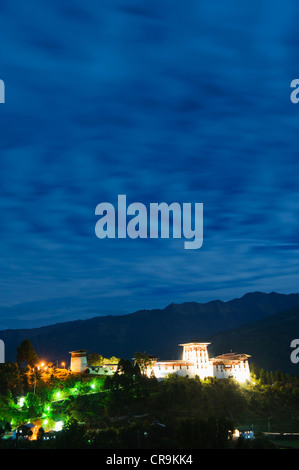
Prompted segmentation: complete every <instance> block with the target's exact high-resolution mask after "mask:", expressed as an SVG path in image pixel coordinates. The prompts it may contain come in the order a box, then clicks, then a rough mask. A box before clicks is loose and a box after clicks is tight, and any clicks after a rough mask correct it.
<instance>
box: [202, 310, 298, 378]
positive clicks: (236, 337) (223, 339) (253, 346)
mask: <svg viewBox="0 0 299 470" xmlns="http://www.w3.org/2000/svg"><path fill="white" fill-rule="evenodd" d="M296 338H299V308H298V307H295V308H293V309H290V310H287V311H284V312H280V313H277V314H275V315H271V316H269V317H267V318H264V319H262V320H259V321H255V322H252V323H249V324H248V325H243V326H241V327H239V328H236V329H234V330H231V331H224V332H222V333H218V334H217V335H213V336H212V337H210V341H211V343H212V344H211V345H210V347H209V350H210V352H211V353H212V354H213V355H219V354H222V353H223V352H227V348H228V347H229V348H230V349H232V350H233V351H234V352H241V351H242V352H246V354H250V355H252V359H251V360H252V362H254V363H256V364H258V365H259V366H260V367H262V368H264V369H266V370H272V371H274V370H282V371H284V372H286V373H289V374H292V375H299V364H293V363H292V361H291V359H290V355H291V352H292V351H293V348H291V347H290V345H291V341H292V340H293V339H296Z"/></svg>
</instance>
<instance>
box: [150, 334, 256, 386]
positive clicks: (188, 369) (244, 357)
mask: <svg viewBox="0 0 299 470" xmlns="http://www.w3.org/2000/svg"><path fill="white" fill-rule="evenodd" d="M209 344H210V343H199V342H195V341H193V342H191V343H184V344H180V346H183V357H182V359H179V360H172V361H158V360H156V359H152V360H151V363H150V365H149V366H148V367H147V371H146V373H147V375H148V376H151V375H154V376H155V377H157V379H163V378H165V377H166V376H167V375H168V374H176V375H179V376H181V377H191V378H194V377H196V376H198V377H199V378H200V379H204V378H206V377H216V378H218V379H228V378H234V379H236V380H238V381H239V382H245V381H246V380H250V370H249V364H248V358H249V357H250V356H249V355H248V354H236V353H227V354H222V355H221V356H216V357H214V358H211V359H210V358H209V354H208V345H209Z"/></svg>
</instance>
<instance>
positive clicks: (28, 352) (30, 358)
mask: <svg viewBox="0 0 299 470" xmlns="http://www.w3.org/2000/svg"><path fill="white" fill-rule="evenodd" d="M38 361H39V358H38V355H37V354H36V352H35V350H34V348H33V345H32V343H31V341H30V340H29V339H25V340H24V341H23V342H22V343H21V345H20V346H19V347H17V362H18V364H19V365H21V364H25V365H30V366H31V367H33V366H34V365H35V364H37V363H38Z"/></svg>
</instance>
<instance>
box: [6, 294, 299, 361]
mask: <svg viewBox="0 0 299 470" xmlns="http://www.w3.org/2000/svg"><path fill="white" fill-rule="evenodd" d="M294 307H298V308H299V294H278V293H275V292H271V293H262V292H258V291H257V292H251V293H247V294H245V295H243V296H242V297H239V298H235V299H232V300H229V301H221V300H212V301H209V302H207V303H198V302H184V303H182V304H175V303H171V304H169V305H167V306H166V307H165V308H163V309H152V310H146V309H143V310H138V311H136V312H133V313H130V314H124V315H107V316H95V317H92V318H87V319H78V320H73V321H66V322H60V323H55V324H52V325H48V326H40V327H37V328H29V329H6V330H2V331H0V338H1V339H2V340H3V341H4V343H5V351H6V360H7V361H11V362H14V361H15V356H16V347H17V346H19V344H20V343H21V341H22V340H24V339H30V340H31V341H32V343H33V346H34V348H35V350H36V352H37V354H38V355H39V356H40V357H41V358H43V359H46V360H49V361H51V362H55V361H60V360H63V361H64V362H66V363H67V364H68V363H69V359H70V356H69V354H68V353H69V351H72V350H75V349H83V348H84V349H86V350H88V351H89V352H97V353H100V354H102V355H103V356H105V357H110V356H118V357H125V358H131V357H132V356H133V355H134V353H135V352H136V351H142V352H147V353H148V354H153V355H157V356H158V357H160V359H172V358H174V359H175V358H178V357H180V356H181V348H180V347H179V346H178V345H179V344H180V343H183V342H186V341H190V340H191V339H192V338H193V337H194V336H196V337H197V338H199V340H200V341H203V342H205V341H208V340H209V338H211V337H213V336H214V337H215V347H216V346H217V341H218V342H219V338H221V335H222V337H223V338H225V332H229V331H231V330H234V329H236V328H241V327H243V328H245V325H246V324H251V323H254V322H258V321H262V320H263V319H265V318H267V317H270V316H271V315H273V314H275V313H278V312H279V311H283V310H286V311H287V310H289V309H291V308H294ZM217 335H218V336H217ZM227 338H228V339H227V346H226V350H229V349H231V346H230V344H229V336H227ZM220 343H221V341H220ZM222 352H223V351H222ZM242 352H245V353H248V351H245V350H244V351H242Z"/></svg>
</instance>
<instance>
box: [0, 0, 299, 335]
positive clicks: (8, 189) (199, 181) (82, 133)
mask: <svg viewBox="0 0 299 470" xmlns="http://www.w3.org/2000/svg"><path fill="white" fill-rule="evenodd" d="M3 3H4V4H3ZM3 3H2V5H1V7H0V40H1V43H0V60H1V68H0V78H1V79H3V80H4V82H5V86H6V89H5V91H6V103H5V104H1V105H0V119H1V131H0V132H1V142H0V152H1V153H0V206H1V216H0V234H1V239H0V272H1V284H0V307H1V308H2V310H1V309H0V312H1V311H2V314H1V320H0V328H1V329H4V328H7V327H12V328H16V327H27V326H30V327H31V326H40V325H43V324H49V323H53V322H56V321H63V320H71V319H73V318H74V317H76V315H75V314H74V311H73V310H72V309H73V305H74V304H75V303H76V299H78V301H79V300H81V301H82V299H86V305H88V301H89V300H90V305H91V304H92V305H96V306H97V309H98V313H99V314H105V313H126V312H132V311H135V310H138V309H143V308H146V309H147V308H156V307H158V308H163V307H164V306H166V305H168V304H169V303H171V302H175V303H180V302H184V301H198V302H205V301H208V300H212V299H218V298H219V299H222V300H229V299H231V298H234V297H239V296H241V295H243V294H245V293H246V292H250V291H255V290H259V291H264V292H270V291H277V292H283V293H291V292H298V291H299V290H298V287H297V286H298V250H299V194H298V189H299V184H298V175H299V159H298V126H299V104H298V105H297V106H296V105H294V104H292V103H291V101H290V92H291V90H290V83H291V81H292V80H293V79H294V78H299V61H298V52H299V49H298V48H299V33H298V28H297V25H296V18H297V15H298V9H299V7H298V6H297V5H296V1H295V0H294V1H291V0H287V1H284V2H280V1H278V2H275V4H273V2H270V1H262V2H258V1H255V0H254V1H252V2H250V3H249V4H248V5H243V4H242V5H241V4H240V3H239V2H237V1H233V0H228V1H227V2H223V1H222V0H221V1H220V0H215V2H213V5H212V4H211V2H208V1H205V0H204V1H202V2H198V1H197V0H196V1H195V0H190V1H189V2H188V4H186V3H182V2H170V1H168V0H166V1H164V2H161V1H158V0H152V1H151V2H145V1H143V0H142V1H141V0H138V1H137V0H130V1H125V0H109V1H108V0H103V1H102V2H98V1H95V0H89V1H88V2H83V1H81V0H77V1H75V0H74V1H73V2H71V3H70V2H68V1H65V0H60V1H59V2H40V1H37V0H30V1H29V2H22V1H20V0H11V1H10V2H3ZM119 194H126V195H127V199H128V201H129V203H130V202H142V203H144V204H145V205H147V204H149V203H150V202H162V201H163V202H167V203H171V202H174V201H177V202H179V203H180V204H182V203H184V202H202V203H203V204H204V242H203V246H202V248H201V249H199V250H197V251H195V250H184V248H183V242H182V240H173V239H169V240H161V239H158V240H149V239H148V240H130V239H125V240H119V239H116V240H99V239H98V238H97V237H96V236H95V230H94V228H95V223H96V221H97V217H95V213H94V212H95V208H96V206H97V204H99V203H101V202H111V203H112V204H116V203H117V196H118V195H119ZM64 298H65V301H63V300H62V303H63V302H64V309H63V312H61V310H60V311H59V312H58V311H56V310H55V307H54V306H53V308H52V309H50V310H48V311H46V312H45V310H44V309H43V308H41V310H40V313H38V312H37V313H33V312H32V309H31V306H32V305H33V304H32V302H42V303H43V305H44V306H45V305H47V304H51V302H53V301H54V300H55V299H64ZM51 305H54V304H51ZM26 306H27V307H26ZM94 312H95V310H93V311H92V313H90V312H89V311H88V308H86V307H84V309H82V311H80V312H79V313H78V314H77V315H78V316H79V317H80V318H86V317H88V316H94Z"/></svg>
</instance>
